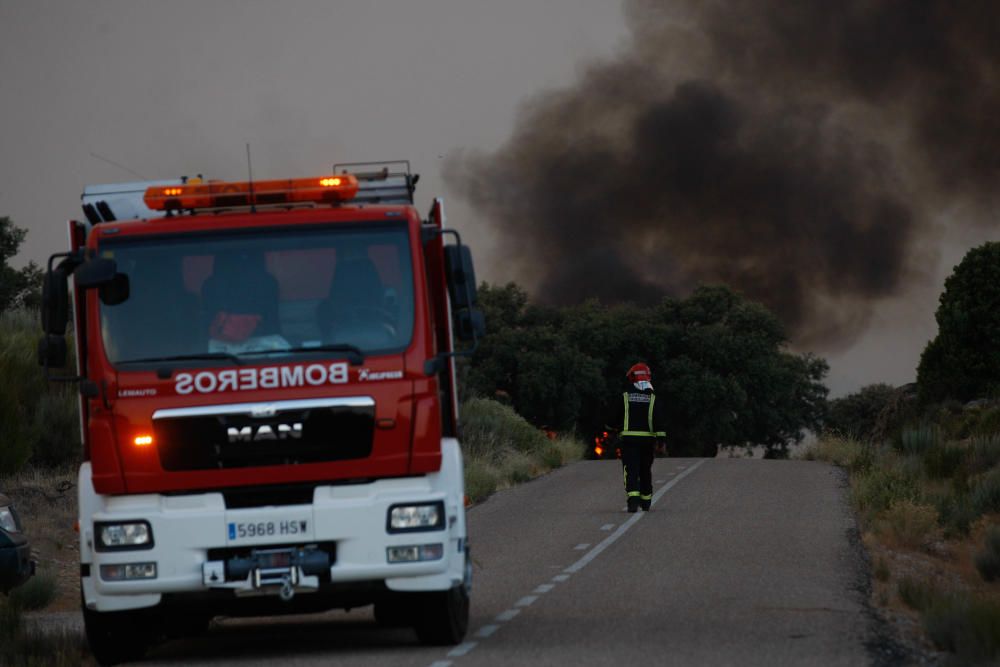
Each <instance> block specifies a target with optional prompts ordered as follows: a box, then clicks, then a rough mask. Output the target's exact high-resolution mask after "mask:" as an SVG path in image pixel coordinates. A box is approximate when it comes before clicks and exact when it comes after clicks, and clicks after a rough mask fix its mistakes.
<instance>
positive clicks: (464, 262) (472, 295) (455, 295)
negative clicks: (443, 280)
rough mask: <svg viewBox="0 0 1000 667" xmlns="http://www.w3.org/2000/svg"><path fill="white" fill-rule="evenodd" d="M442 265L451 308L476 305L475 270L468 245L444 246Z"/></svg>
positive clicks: (456, 308) (457, 308)
mask: <svg viewBox="0 0 1000 667" xmlns="http://www.w3.org/2000/svg"><path fill="white" fill-rule="evenodd" d="M444 265H445V271H446V272H447V276H448V292H449V294H450V296H451V305H452V308H454V309H455V310H456V311H457V310H462V309H464V308H472V307H473V306H475V305H476V270H475V268H473V266H472V253H471V252H470V251H469V246H466V245H449V246H445V248H444Z"/></svg>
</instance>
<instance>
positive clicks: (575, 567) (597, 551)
mask: <svg viewBox="0 0 1000 667" xmlns="http://www.w3.org/2000/svg"><path fill="white" fill-rule="evenodd" d="M707 460H708V459H702V460H700V461H698V462H697V463H695V464H694V465H693V466H691V467H689V468H687V469H686V470H685V471H684V472H682V473H680V474H679V475H677V476H676V477H674V478H673V479H672V480H670V481H669V482H668V483H667V484H664V485H663V486H662V487H661V488H660V490H659V491H657V492H656V493H655V494H653V500H652V501H651V503H650V505H655V504H656V502H657V501H658V500H659V499H660V498H662V497H663V494H664V493H666V492H667V491H669V490H670V489H672V488H673V487H674V485H675V484H677V482H679V481H681V480H682V479H684V478H685V477H687V476H688V475H690V474H691V473H693V472H694V471H695V470H697V469H698V466H700V465H701V464H703V463H704V462H705V461H707ZM644 515H645V512H642V513H636V514H633V515H632V516H631V517H630V518H629V519H628V521H626V522H625V523H623V524H622V525H621V526H619V527H618V530H616V531H615V532H613V533H611V534H610V535H608V536H607V537H605V538H604V540H602V541H601V543H600V544H598V545H597V546H596V547H594V548H593V549H591V550H590V551H588V552H587V553H585V554H584V555H583V556H582V557H581V558H580V560H578V561H576V562H575V563H573V564H572V565H570V566H569V567H567V568H566V569H565V570H563V572H565V573H566V574H573V573H574V572H579V571H580V570H582V569H583V568H585V567H587V563H589V562H590V561H592V560H594V559H595V558H597V557H598V556H600V555H601V552H602V551H604V550H605V549H607V548H608V547H610V546H611V545H612V544H614V543H615V542H617V541H618V539H619V538H620V537H621V536H622V535H624V534H625V533H626V532H627V531H628V529H629V528H631V527H632V526H633V525H634V524H635V522H636V521H638V520H639V519H641V518H642V517H643V516H644Z"/></svg>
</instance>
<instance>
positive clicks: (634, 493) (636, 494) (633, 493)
mask: <svg viewBox="0 0 1000 667" xmlns="http://www.w3.org/2000/svg"><path fill="white" fill-rule="evenodd" d="M625 495H626V496H628V497H629V498H639V497H640V496H639V492H638V491H629V492H628V493H626V494H625ZM650 497H652V496H650Z"/></svg>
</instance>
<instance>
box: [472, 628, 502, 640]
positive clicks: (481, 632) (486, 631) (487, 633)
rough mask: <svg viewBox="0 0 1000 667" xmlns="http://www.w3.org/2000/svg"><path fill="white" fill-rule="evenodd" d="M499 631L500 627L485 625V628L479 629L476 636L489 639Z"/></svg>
mask: <svg viewBox="0 0 1000 667" xmlns="http://www.w3.org/2000/svg"><path fill="white" fill-rule="evenodd" d="M499 629H500V626H499V625H484V626H483V627H481V628H479V630H477V631H476V636H477V637H482V638H483V639H485V638H486V637H489V636H490V635H492V634H493V633H494V632H496V631H497V630H499Z"/></svg>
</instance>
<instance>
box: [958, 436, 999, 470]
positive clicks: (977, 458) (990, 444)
mask: <svg viewBox="0 0 1000 667" xmlns="http://www.w3.org/2000/svg"><path fill="white" fill-rule="evenodd" d="M998 463H1000V433H993V434H991V435H977V436H973V437H972V439H971V440H970V441H969V448H968V450H967V451H966V453H965V466H966V472H967V473H968V474H969V475H976V474H978V473H983V472H986V471H987V470H989V469H990V468H992V467H993V466H995V465H997V464H998Z"/></svg>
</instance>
